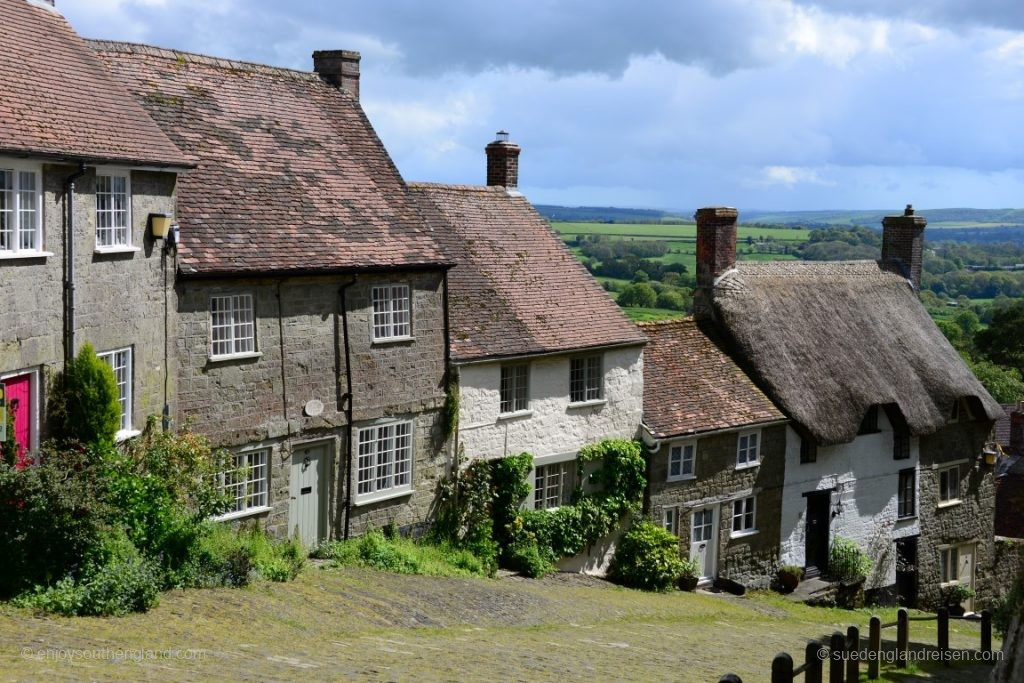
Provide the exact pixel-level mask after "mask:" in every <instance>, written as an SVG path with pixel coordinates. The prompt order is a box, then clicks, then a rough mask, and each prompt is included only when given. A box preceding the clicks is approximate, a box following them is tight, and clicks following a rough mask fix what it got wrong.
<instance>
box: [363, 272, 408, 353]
mask: <svg viewBox="0 0 1024 683" xmlns="http://www.w3.org/2000/svg"><path fill="white" fill-rule="evenodd" d="M371 296H372V298H373V338H374V340H381V339H402V338H405V337H409V336H411V335H412V325H411V322H410V321H411V320H412V317H411V315H410V313H409V310H410V303H409V285H382V286H379V287H374V288H373V290H372V293H371Z"/></svg>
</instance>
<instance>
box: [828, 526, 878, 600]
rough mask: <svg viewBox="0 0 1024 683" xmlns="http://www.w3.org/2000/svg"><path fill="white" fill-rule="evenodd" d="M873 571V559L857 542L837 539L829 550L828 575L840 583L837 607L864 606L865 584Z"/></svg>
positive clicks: (837, 592) (837, 591) (837, 590)
mask: <svg viewBox="0 0 1024 683" xmlns="http://www.w3.org/2000/svg"><path fill="white" fill-rule="evenodd" d="M870 571H871V559H870V558H869V557H868V556H867V553H865V552H864V551H863V550H861V549H860V546H858V545H857V542H856V541H853V540H851V539H849V538H841V537H838V536H837V537H836V538H835V539H833V540H832V544H831V545H830V546H829V550H828V573H829V576H830V577H831V578H832V580H833V581H837V582H838V583H839V586H838V588H837V589H836V605H838V606H839V607H842V608H844V609H856V608H858V607H863V606H864V582H865V581H867V576H868V573H869V572H870Z"/></svg>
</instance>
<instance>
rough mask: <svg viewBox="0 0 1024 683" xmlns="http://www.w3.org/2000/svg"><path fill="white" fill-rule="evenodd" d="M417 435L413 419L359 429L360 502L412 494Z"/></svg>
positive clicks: (357, 437)
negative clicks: (415, 437)
mask: <svg viewBox="0 0 1024 683" xmlns="http://www.w3.org/2000/svg"><path fill="white" fill-rule="evenodd" d="M414 436H415V430H414V429H413V422H412V420H389V421H387V422H380V423H377V424H374V425H369V426H366V427H361V428H360V429H359V430H358V433H357V436H356V462H355V467H356V477H355V479H356V495H355V501H356V503H357V504H360V505H361V504H363V503H371V502H374V501H377V500H385V499H387V498H395V497H397V496H404V495H407V494H409V493H412V491H413V487H412V482H413V466H414V464H415V460H416V458H415V450H416V448H415V441H414ZM382 468H383V469H382ZM396 482H398V483H396Z"/></svg>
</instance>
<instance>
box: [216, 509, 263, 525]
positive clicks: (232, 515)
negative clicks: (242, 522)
mask: <svg viewBox="0 0 1024 683" xmlns="http://www.w3.org/2000/svg"><path fill="white" fill-rule="evenodd" d="M272 509H273V508H271V507H270V506H269V505H261V506H260V507H257V508H246V509H245V510H239V511H237V512H228V513H226V514H223V515H220V516H219V517H214V518H213V521H214V522H230V521H231V520H233V519H242V518H243V517H251V516H252V515H262V514H263V513H266V512H270V511H271V510H272Z"/></svg>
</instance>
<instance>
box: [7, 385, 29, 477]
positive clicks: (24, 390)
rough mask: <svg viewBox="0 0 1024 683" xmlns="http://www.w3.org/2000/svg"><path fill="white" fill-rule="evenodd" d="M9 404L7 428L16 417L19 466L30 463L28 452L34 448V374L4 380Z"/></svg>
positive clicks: (15, 428)
mask: <svg viewBox="0 0 1024 683" xmlns="http://www.w3.org/2000/svg"><path fill="white" fill-rule="evenodd" d="M3 384H4V387H5V392H4V393H5V394H6V397H7V406H8V411H9V412H8V424H7V429H11V425H10V418H14V430H13V433H14V441H15V443H16V447H17V451H18V452H17V459H16V463H17V467H18V469H21V468H22V467H24V466H25V465H26V464H27V463H28V459H29V456H28V452H29V451H30V450H31V449H32V447H33V445H34V444H33V443H32V405H33V403H34V401H33V396H32V374H31V373H28V374H24V375H15V376H13V377H7V378H5V379H4V380H3Z"/></svg>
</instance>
